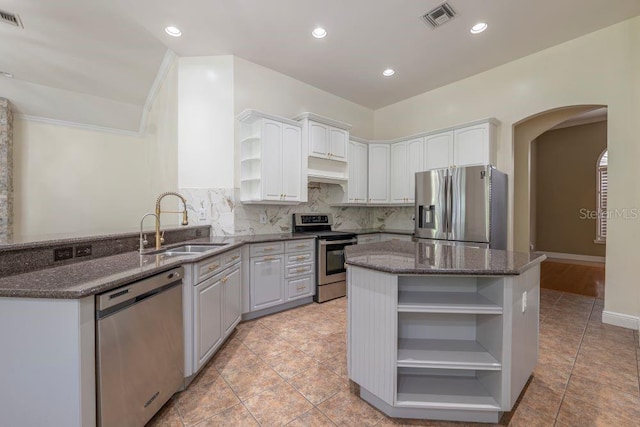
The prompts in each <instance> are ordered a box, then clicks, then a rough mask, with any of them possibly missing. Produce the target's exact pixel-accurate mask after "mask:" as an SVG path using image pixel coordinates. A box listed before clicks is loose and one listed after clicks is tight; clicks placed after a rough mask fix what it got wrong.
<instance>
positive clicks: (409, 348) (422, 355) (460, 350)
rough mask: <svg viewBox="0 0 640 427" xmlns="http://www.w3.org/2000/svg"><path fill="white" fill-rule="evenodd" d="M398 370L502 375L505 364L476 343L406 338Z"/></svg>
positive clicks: (399, 351)
mask: <svg viewBox="0 0 640 427" xmlns="http://www.w3.org/2000/svg"><path fill="white" fill-rule="evenodd" d="M398 367H407V368H436V369H477V370H497V371H499V370H500V369H501V368H502V364H501V363H500V362H499V361H498V360H496V358H495V357H493V356H492V355H491V353H489V352H488V351H487V350H486V349H485V348H484V347H483V346H482V345H481V344H480V343H479V342H478V341H475V340H447V339H444V340H443V339H408V338H403V339H400V340H399V341H398Z"/></svg>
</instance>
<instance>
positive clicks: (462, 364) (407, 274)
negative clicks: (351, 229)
mask: <svg viewBox="0 0 640 427" xmlns="http://www.w3.org/2000/svg"><path fill="white" fill-rule="evenodd" d="M544 259H545V257H544V256H535V255H529V254H522V253H516V252H509V251H500V250H491V249H483V248H475V247H468V246H455V245H451V244H447V243H438V242H401V241H386V242H380V243H370V244H364V245H357V246H351V247H348V248H347V249H346V263H347V286H348V295H349V300H348V303H347V304H348V332H347V333H348V347H349V353H348V355H349V356H348V365H349V378H350V380H352V381H353V382H355V383H357V384H358V385H359V386H360V396H361V397H362V398H363V399H364V400H366V401H367V402H369V403H370V404H372V405H373V406H375V407H376V408H378V409H379V410H381V411H382V412H384V413H385V414H387V415H388V416H391V417H399V418H421V419H436V420H452V421H466V422H489V423H497V422H498V421H499V419H500V416H501V414H502V413H503V412H505V411H510V410H511V409H512V407H513V405H514V404H515V402H516V401H517V399H518V396H519V395H520V393H521V392H522V389H523V388H524V386H525V385H526V383H527V381H528V379H529V377H530V376H531V374H532V373H533V370H534V369H535V366H536V363H537V355H538V318H539V301H540V263H541V262H542V261H543V260H544Z"/></svg>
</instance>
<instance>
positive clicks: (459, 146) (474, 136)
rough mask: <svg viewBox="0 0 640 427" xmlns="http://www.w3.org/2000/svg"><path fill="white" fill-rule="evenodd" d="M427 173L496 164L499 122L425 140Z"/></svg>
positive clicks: (461, 129) (484, 123)
mask: <svg viewBox="0 0 640 427" xmlns="http://www.w3.org/2000/svg"><path fill="white" fill-rule="evenodd" d="M424 158H425V165H426V167H425V170H431V169H440V168H448V167H463V166H474V165H491V164H495V162H496V122H495V121H494V120H488V121H485V122H481V123H478V124H475V125H470V126H465V127H461V128H458V129H454V130H451V131H448V132H442V133H437V134H433V135H428V136H427V137H425V156H424Z"/></svg>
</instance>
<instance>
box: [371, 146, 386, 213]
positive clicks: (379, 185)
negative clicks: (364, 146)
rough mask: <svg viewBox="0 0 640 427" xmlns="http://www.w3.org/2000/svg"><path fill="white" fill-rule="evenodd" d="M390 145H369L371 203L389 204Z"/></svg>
mask: <svg viewBox="0 0 640 427" xmlns="http://www.w3.org/2000/svg"><path fill="white" fill-rule="evenodd" d="M389 166H390V145H389V144H369V203H389V200H390V197H391V196H390V191H389Z"/></svg>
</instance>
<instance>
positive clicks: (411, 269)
mask: <svg viewBox="0 0 640 427" xmlns="http://www.w3.org/2000/svg"><path fill="white" fill-rule="evenodd" d="M345 251H346V262H347V264H348V265H353V266H358V267H364V268H369V269H372V270H378V271H384V272H387V273H393V274H455V275H470V276H477V275H482V276H508V275H518V274H521V273H523V272H525V271H526V270H528V269H529V268H531V267H533V266H534V265H536V264H539V263H540V262H542V261H544V260H545V258H546V257H545V256H544V255H533V254H527V253H521V252H510V251H501V250H495V249H482V248H475V247H469V246H453V245H450V244H442V243H437V242H402V241H386V242H378V243H368V244H364V245H355V246H348V247H347V248H345Z"/></svg>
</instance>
